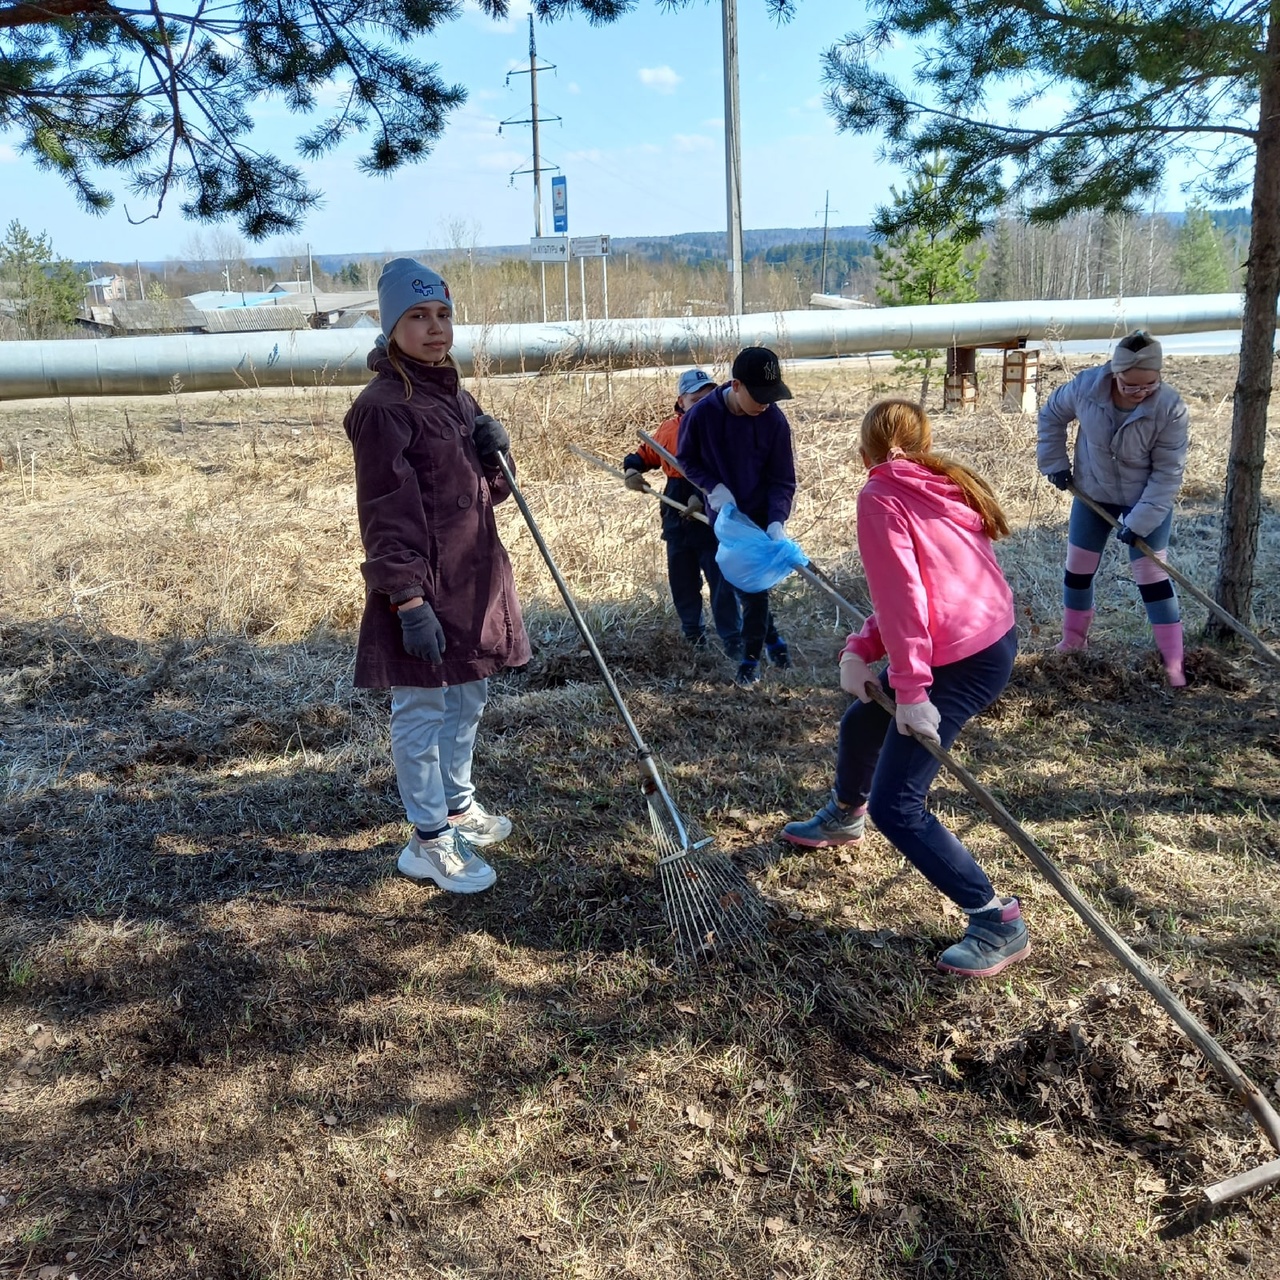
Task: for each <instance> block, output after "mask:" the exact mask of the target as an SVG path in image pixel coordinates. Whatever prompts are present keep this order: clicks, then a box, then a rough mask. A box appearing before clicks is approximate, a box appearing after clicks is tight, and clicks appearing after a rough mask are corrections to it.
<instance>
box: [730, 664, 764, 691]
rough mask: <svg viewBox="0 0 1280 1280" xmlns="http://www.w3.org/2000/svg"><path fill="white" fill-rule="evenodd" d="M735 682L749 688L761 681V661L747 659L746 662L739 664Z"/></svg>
mask: <svg viewBox="0 0 1280 1280" xmlns="http://www.w3.org/2000/svg"><path fill="white" fill-rule="evenodd" d="M733 680H734V683H735V684H738V685H741V686H742V687H743V688H744V689H749V688H750V687H751V686H752V685H753V684H759V683H760V664H759V662H756V661H753V660H752V659H750V658H749V659H747V661H746V662H743V663H740V664H739V665H738V674H737V675H736V676H734V678H733Z"/></svg>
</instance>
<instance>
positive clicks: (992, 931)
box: [938, 898, 1031, 978]
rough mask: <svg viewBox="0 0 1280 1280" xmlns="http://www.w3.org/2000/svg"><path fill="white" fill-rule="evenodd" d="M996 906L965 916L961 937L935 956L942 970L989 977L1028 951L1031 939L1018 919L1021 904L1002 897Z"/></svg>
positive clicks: (1023, 958)
mask: <svg viewBox="0 0 1280 1280" xmlns="http://www.w3.org/2000/svg"><path fill="white" fill-rule="evenodd" d="M1001 903H1002V905H1001V906H1000V907H992V908H991V910H990V911H979V912H976V913H975V914H974V915H971V916H970V917H969V928H968V931H967V932H966V933H965V935H964V937H963V938H961V939H960V941H959V942H957V943H956V944H955V945H954V946H950V947H948V948H947V949H946V950H945V951H944V952H943V953H942V955H940V956H939V957H938V968H939V969H941V970H942V972H943V973H955V974H959V976H960V977H962V978H992V977H994V976H995V975H996V974H997V973H999V972H1000V971H1001V970H1002V969H1007V968H1008V967H1009V966H1010V965H1011V964H1014V963H1016V962H1017V961H1019V960H1025V959H1026V958H1027V956H1029V955H1030V954H1031V939H1030V938H1029V937H1028V936H1027V926H1026V925H1025V924H1023V923H1022V904H1021V903H1020V902H1019V901H1018V899H1017V898H1002V899H1001Z"/></svg>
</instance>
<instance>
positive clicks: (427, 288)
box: [409, 280, 450, 302]
mask: <svg viewBox="0 0 1280 1280" xmlns="http://www.w3.org/2000/svg"><path fill="white" fill-rule="evenodd" d="M409 287H410V288H411V289H412V290H413V291H414V293H416V294H417V295H418V296H419V297H421V298H437V297H440V296H441V294H443V295H444V300H445V301H446V302H448V301H449V300H450V298H449V286H448V285H447V284H445V282H444V281H443V280H442V281H441V282H440V285H439V287H438V288H437V286H436V285H434V284H432V283H430V282H429V281H426V280H410V281H409Z"/></svg>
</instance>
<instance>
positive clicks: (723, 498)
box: [707, 484, 738, 511]
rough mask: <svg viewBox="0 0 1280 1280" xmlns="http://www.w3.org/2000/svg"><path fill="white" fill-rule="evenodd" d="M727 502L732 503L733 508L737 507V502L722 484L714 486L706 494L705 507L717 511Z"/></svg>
mask: <svg viewBox="0 0 1280 1280" xmlns="http://www.w3.org/2000/svg"><path fill="white" fill-rule="evenodd" d="M727 502H732V503H733V505H734V506H735V507H736V506H737V505H738V500H737V499H736V498H735V497H734V496H733V494H731V493H730V492H729V490H728V489H727V488H725V486H724V485H722V484H718V485H716V487H715V488H714V489H712V490H711V492H710V493H709V494H707V506H709V507H710V508H711V510H712V511H719V510H720V508H721V507H723V506H724V505H725V503H727Z"/></svg>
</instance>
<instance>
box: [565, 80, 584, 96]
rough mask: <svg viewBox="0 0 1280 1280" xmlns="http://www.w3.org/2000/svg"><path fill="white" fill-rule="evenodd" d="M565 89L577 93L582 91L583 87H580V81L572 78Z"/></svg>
mask: <svg viewBox="0 0 1280 1280" xmlns="http://www.w3.org/2000/svg"><path fill="white" fill-rule="evenodd" d="M565 91H566V92H568V93H574V94H577V93H581V92H582V89H581V88H580V87H579V85H578V82H577V81H576V80H570V81H569V83H568V84H567V85H565Z"/></svg>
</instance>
